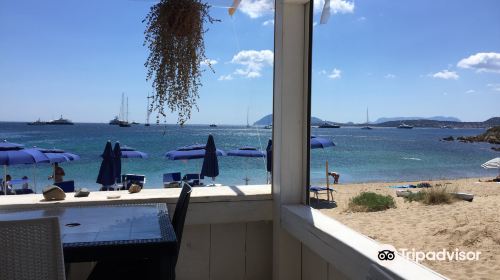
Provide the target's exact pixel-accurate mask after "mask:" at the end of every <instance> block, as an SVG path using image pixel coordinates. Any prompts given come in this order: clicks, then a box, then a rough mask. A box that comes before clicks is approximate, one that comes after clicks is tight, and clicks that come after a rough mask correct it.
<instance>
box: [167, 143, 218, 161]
mask: <svg viewBox="0 0 500 280" xmlns="http://www.w3.org/2000/svg"><path fill="white" fill-rule="evenodd" d="M205 146H206V145H203V144H195V145H190V146H183V147H180V148H178V149H177V150H172V151H168V152H167V153H165V157H166V158H167V159H169V160H186V159H200V158H204V157H205ZM216 153H217V156H225V155H226V153H225V152H224V151H223V150H220V149H216Z"/></svg>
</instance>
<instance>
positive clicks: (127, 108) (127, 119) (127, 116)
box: [125, 96, 128, 123]
mask: <svg viewBox="0 0 500 280" xmlns="http://www.w3.org/2000/svg"><path fill="white" fill-rule="evenodd" d="M125 121H126V122H127V123H128V96H127V119H126V120H125Z"/></svg>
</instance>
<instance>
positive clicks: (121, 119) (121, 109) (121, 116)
mask: <svg viewBox="0 0 500 280" xmlns="http://www.w3.org/2000/svg"><path fill="white" fill-rule="evenodd" d="M124 96H125V94H124V93H123V92H122V103H121V104H120V116H119V119H120V121H123V120H124V116H123V107H124Z"/></svg>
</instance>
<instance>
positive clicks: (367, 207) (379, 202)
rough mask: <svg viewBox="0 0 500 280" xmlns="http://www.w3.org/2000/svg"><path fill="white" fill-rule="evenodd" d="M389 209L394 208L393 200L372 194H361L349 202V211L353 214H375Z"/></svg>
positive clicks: (390, 197) (385, 196)
mask: <svg viewBox="0 0 500 280" xmlns="http://www.w3.org/2000/svg"><path fill="white" fill-rule="evenodd" d="M389 208H396V204H395V202H394V198H393V197H392V196H390V195H381V194H377V193H374V192H362V193H360V194H359V195H357V196H355V197H353V198H351V200H350V202H349V210H351V211H353V212H376V211H383V210H386V209H389Z"/></svg>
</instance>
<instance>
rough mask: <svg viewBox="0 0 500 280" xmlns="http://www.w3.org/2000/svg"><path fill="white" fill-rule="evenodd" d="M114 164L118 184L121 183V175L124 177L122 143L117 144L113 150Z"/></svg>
mask: <svg viewBox="0 0 500 280" xmlns="http://www.w3.org/2000/svg"><path fill="white" fill-rule="evenodd" d="M113 164H114V173H115V179H116V182H117V183H121V181H122V179H121V175H122V150H121V148H120V142H116V143H115V146H114V148H113Z"/></svg>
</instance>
